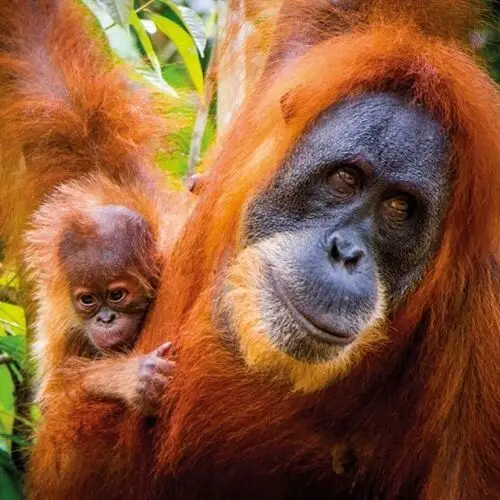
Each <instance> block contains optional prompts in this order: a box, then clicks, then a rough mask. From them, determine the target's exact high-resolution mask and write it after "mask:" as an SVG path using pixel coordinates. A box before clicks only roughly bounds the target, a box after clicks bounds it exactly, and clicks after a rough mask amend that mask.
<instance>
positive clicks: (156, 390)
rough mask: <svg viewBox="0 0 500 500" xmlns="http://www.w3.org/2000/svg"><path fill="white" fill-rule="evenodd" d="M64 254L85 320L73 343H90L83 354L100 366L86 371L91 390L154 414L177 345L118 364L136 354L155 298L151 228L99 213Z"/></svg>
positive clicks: (115, 213)
mask: <svg viewBox="0 0 500 500" xmlns="http://www.w3.org/2000/svg"><path fill="white" fill-rule="evenodd" d="M59 254H60V261H61V264H62V268H63V270H64V272H65V273H66V276H67V279H68V286H69V291H70V294H71V300H72V303H73V306H74V310H75V313H76V315H77V316H78V318H79V319H80V326H79V327H78V328H76V329H74V330H73V331H71V332H70V335H75V336H77V337H79V339H75V341H76V344H80V342H82V343H83V344H80V348H81V351H80V354H85V355H86V356H87V357H90V358H92V359H96V360H97V359H99V361H96V362H94V363H93V365H91V367H90V369H88V368H87V369H86V370H85V372H86V373H85V376H84V378H83V383H84V386H85V389H86V390H87V391H88V392H89V393H91V394H92V395H94V396H97V397H111V398H117V399H120V400H123V401H124V402H125V403H127V404H129V405H131V406H136V407H139V408H140V409H141V410H143V411H145V412H146V413H151V412H153V411H154V409H155V407H156V403H157V402H158V400H159V397H160V395H161V390H162V388H163V386H164V385H165V383H166V381H167V378H166V377H167V376H168V375H171V373H172V369H173V363H172V362H171V361H167V360H165V359H162V356H163V355H165V354H166V353H167V352H168V350H169V348H170V344H169V343H167V344H164V345H162V346H161V347H159V348H158V349H157V350H155V351H154V352H152V353H151V354H149V355H146V356H139V357H134V358H130V357H129V358H126V357H123V356H115V357H112V356H111V354H113V353H125V352H126V351H128V350H130V348H132V347H133V346H134V344H135V342H136V340H137V338H138V336H139V333H140V330H141V327H142V324H143V321H144V319H145V316H146V314H147V311H148V308H149V305H150V303H151V301H152V300H153V297H154V292H155V289H156V284H157V279H158V263H157V262H156V261H155V259H157V256H156V249H155V244H154V240H153V236H152V234H151V232H150V230H149V228H148V225H147V222H146V221H145V220H144V218H143V217H142V216H141V215H139V214H138V213H136V212H133V211H132V210H130V209H128V208H126V207H122V206H116V205H110V206H103V207H98V208H96V209H94V210H92V211H91V212H90V213H89V214H88V219H87V220H83V221H73V222H72V223H71V225H70V227H69V228H68V231H67V232H66V233H65V234H64V238H63V240H62V242H61V245H60V248H59ZM108 355H109V356H108Z"/></svg>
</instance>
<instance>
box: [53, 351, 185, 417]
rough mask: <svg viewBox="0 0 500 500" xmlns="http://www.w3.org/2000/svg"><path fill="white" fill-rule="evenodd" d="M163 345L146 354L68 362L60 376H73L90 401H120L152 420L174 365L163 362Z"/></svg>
mask: <svg viewBox="0 0 500 500" xmlns="http://www.w3.org/2000/svg"><path fill="white" fill-rule="evenodd" d="M170 348H171V343H170V342H167V343H165V344H163V345H161V346H160V347H159V348H158V349H156V350H154V351H153V352H151V353H150V354H145V355H137V356H120V355H116V356H109V357H105V358H101V359H93V360H82V359H81V358H80V359H75V358H73V359H71V360H68V362H67V363H66V364H65V366H64V368H63V369H62V372H63V373H64V372H66V373H68V374H70V375H73V376H75V375H77V376H78V377H79V378H80V381H81V387H82V388H83V389H84V391H85V392H87V393H88V395H89V396H91V397H93V398H103V399H113V400H119V401H122V402H123V403H124V404H126V405H127V406H128V407H130V408H132V409H135V410H138V411H140V412H141V413H144V414H145V415H148V416H154V415H155V414H156V412H157V410H158V407H159V403H160V399H161V397H162V394H163V391H164V389H165V387H166V386H167V385H168V383H169V381H170V378H171V377H172V375H173V372H174V369H175V362H173V361H170V360H167V359H164V356H165V355H166V354H167V353H168V352H169V351H170Z"/></svg>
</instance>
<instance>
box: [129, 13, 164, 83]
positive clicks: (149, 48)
mask: <svg viewBox="0 0 500 500" xmlns="http://www.w3.org/2000/svg"><path fill="white" fill-rule="evenodd" d="M130 24H132V26H133V28H134V29H135V31H136V33H137V36H138V37H139V41H140V42H141V45H142V47H143V48H144V51H145V52H146V55H147V56H148V59H149V60H150V61H151V65H152V66H153V70H154V71H155V73H156V74H157V75H158V77H159V78H161V79H163V76H162V74H161V67H160V62H159V61H158V57H157V56H156V53H155V50H154V48H153V44H152V43H151V40H150V39H149V35H148V34H147V32H146V30H145V28H144V26H143V25H142V23H141V20H140V19H139V16H138V15H137V14H136V13H135V12H134V11H132V12H131V13H130Z"/></svg>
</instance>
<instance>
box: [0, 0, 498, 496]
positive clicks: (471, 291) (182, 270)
mask: <svg viewBox="0 0 500 500" xmlns="http://www.w3.org/2000/svg"><path fill="white" fill-rule="evenodd" d="M335 5H336V6H337V7H335ZM8 12H9V15H10V16H13V15H14V13H13V12H12V11H10V10H9V11H8ZM0 13H2V14H3V13H4V12H3V10H2V9H0ZM28 14H29V13H27V12H24V15H26V16H28ZM4 17H8V16H7V14H6V15H5V16H3V15H2V16H0V19H3V18H4ZM34 18H35V19H37V20H38V19H44V18H43V17H41V18H37V17H36V16H34ZM476 19H478V15H477V9H476V2H473V1H470V2H466V1H460V0H446V1H441V0H426V1H424V0H418V1H406V0H404V1H400V2H397V3H396V2H393V1H389V0H371V1H369V0H367V1H365V2H363V1H359V2H349V1H346V2H327V1H326V0H311V1H308V0H289V1H287V2H285V3H284V6H283V12H282V14H281V15H280V19H279V21H278V25H277V29H276V35H275V36H276V43H275V49H274V52H273V53H272V55H271V59H270V64H269V65H268V66H267V69H266V72H265V75H264V79H263V80H262V83H261V86H259V85H257V87H256V91H255V93H254V94H253V95H252V96H250V97H249V99H248V102H247V103H246V105H245V107H244V109H243V110H242V111H241V113H240V116H239V118H238V119H237V120H236V122H235V124H234V127H233V128H232V130H231V131H230V132H229V134H228V135H227V136H226V137H225V139H224V143H223V144H222V145H220V146H219V147H218V149H217V150H215V153H214V155H213V157H214V158H215V159H214V163H213V165H212V169H211V171H210V176H209V178H208V180H207V184H206V187H205V189H204V190H203V192H202V193H201V195H200V202H199V204H198V206H197V208H196V210H195V212H194V213H193V215H192V216H191V218H190V227H192V230H190V231H189V232H187V231H185V232H184V233H183V234H182V235H181V237H180V239H179V240H178V242H177V244H176V246H175V248H174V250H173V252H172V254H171V255H170V256H169V259H168V261H167V262H166V272H165V275H164V277H163V278H162V283H161V286H160V290H159V294H158V299H157V305H156V307H155V308H154V310H153V314H152V315H151V317H150V321H149V323H148V325H147V326H146V329H145V331H144V332H143V335H142V337H141V341H140V346H139V348H138V350H139V351H140V352H147V350H149V349H151V348H153V347H154V346H156V345H158V344H159V343H160V342H161V341H163V340H164V339H166V338H173V339H175V342H176V345H178V348H179V354H178V357H179V360H178V372H177V375H176V378H175V380H174V383H173V386H172V387H171V391H172V392H171V394H170V395H169V398H166V399H165V401H164V414H163V416H162V419H161V420H160V421H159V422H158V424H157V425H156V426H155V428H154V429H152V430H150V429H148V428H147V427H146V426H145V424H144V422H142V421H141V420H139V419H138V418H137V416H135V415H133V414H129V413H127V412H126V411H124V410H122V409H120V408H118V407H116V406H115V405H113V404H109V403H108V404H107V403H96V402H91V403H90V404H89V403H88V401H86V400H85V398H84V397H82V396H81V395H79V394H75V395H74V397H72V398H71V399H68V400H65V399H62V398H60V399H58V400H57V411H53V412H48V414H47V416H46V419H45V421H44V423H43V426H42V429H41V433H40V435H39V441H38V445H37V447H36V449H35V453H34V456H33V460H32V469H31V474H30V484H31V497H32V498H53V499H65V498H85V497H87V496H89V495H92V496H93V497H94V498H106V499H115V498H116V499H118V498H141V499H148V498H160V497H165V498H181V499H190V498H245V497H246V498H273V499H274V498H296V497H297V495H299V494H301V493H302V494H304V495H305V496H308V497H310V498H314V497H317V498H318V497H324V496H327V497H328V498H346V497H347V498H387V499H397V498H422V499H429V500H442V499H445V500H457V499H463V500H465V499H469V498H485V499H486V498H488V499H494V498H496V497H497V496H498V491H499V490H500V451H499V450H500V437H499V433H498V429H499V428H500V398H499V396H498V387H497V386H498V380H500V368H499V367H500V341H499V336H498V332H499V331H500V309H499V303H498V301H499V296H500V295H499V286H498V277H497V276H495V275H494V269H493V262H494V261H495V260H496V258H497V256H498V250H499V235H500V223H499V214H500V197H499V196H498V193H499V192H500V189H499V188H500V185H499V184H500V175H499V173H498V161H499V159H500V137H499V130H500V128H499V122H498V120H499V118H498V113H497V107H498V104H499V100H498V93H497V89H496V87H495V85H494V84H493V83H492V82H491V81H490V79H489V78H488V77H487V76H486V74H485V73H484V71H483V70H482V69H481V68H480V67H479V66H478V63H477V61H476V60H475V58H474V57H473V56H472V55H471V54H470V53H469V49H468V47H467V38H468V34H469V33H470V30H471V29H473V28H474V27H475V26H476V24H475V23H476ZM39 22H41V21H39ZM68 37H74V34H73V33H72V32H71V31H68ZM73 40H74V41H75V43H76V38H73ZM286 47H290V48H292V50H286ZM79 85H82V86H84V87H85V86H86V83H85V81H80V82H79ZM375 90H376V91H384V90H396V91H401V92H404V93H405V94H407V95H408V96H410V97H411V98H412V99H413V101H414V102H415V103H416V104H417V105H420V106H423V107H424V108H425V109H426V110H428V112H429V113H430V114H431V115H432V116H433V117H434V118H435V119H437V120H438V121H439V122H440V123H441V124H442V126H443V128H444V129H445V130H446V132H447V133H448V135H449V137H450V140H451V144H450V147H451V151H452V155H451V157H450V165H451V168H452V172H453V177H454V183H453V193H452V200H451V203H450V205H449V207H448V211H447V215H446V218H445V221H444V225H443V238H442V242H441V247H440V250H439V252H438V253H437V255H436V257H435V259H434V261H433V263H432V266H431V267H430V269H429V270H428V272H427V273H426V275H425V277H424V280H423V282H422V284H421V285H420V286H419V288H418V289H417V290H416V291H415V292H414V293H413V294H412V295H411V296H410V297H408V299H407V301H406V303H405V304H402V305H401V307H400V308H399V310H398V311H396V313H395V314H394V317H392V318H389V322H388V323H389V324H388V340H389V341H388V343H387V345H386V346H384V347H383V348H382V349H375V350H367V352H365V353H364V354H363V355H362V356H361V359H360V360H359V362H358V363H357V364H356V365H355V366H353V367H352V368H351V370H350V371H349V372H348V373H347V374H346V375H345V376H344V377H343V378H342V379H339V380H336V381H335V382H333V383H332V384H330V385H329V386H328V387H325V388H324V389H323V390H321V391H316V392H311V393H308V394H303V393H301V392H294V391H291V390H290V385H289V384H288V383H287V381H286V380H281V379H279V378H278V379H270V378H269V377H268V376H267V373H266V371H260V370H254V369H252V368H250V367H248V366H247V365H246V364H245V363H244V362H243V361H242V360H241V359H239V358H237V357H235V356H234V355H233V354H232V352H231V351H230V350H228V349H227V348H226V346H225V345H224V344H223V343H222V342H221V339H220V337H219V335H218V328H217V325H214V324H213V320H212V308H213V301H212V299H213V296H214V294H215V293H216V291H217V286H218V283H219V280H220V279H221V278H222V277H223V276H224V275H225V273H226V269H227V266H230V265H231V264H233V263H234V261H235V260H236V258H237V256H238V250H239V245H240V239H241V236H242V234H241V220H242V216H243V214H244V211H245V208H246V206H247V204H248V203H249V201H251V200H252V199H253V198H254V196H255V194H256V193H257V192H259V190H260V189H262V187H264V186H265V185H266V183H268V182H269V181H270V179H271V178H272V176H273V174H274V173H275V172H276V169H277V168H279V166H280V163H281V160H282V158H283V157H284V156H285V154H286V152H287V151H288V150H289V148H290V147H291V146H292V145H293V144H294V143H295V141H296V140H297V138H299V137H300V135H301V133H302V131H303V130H304V128H305V127H306V126H307V124H308V123H309V122H310V120H312V119H313V118H314V117H315V116H317V115H318V114H319V113H320V112H321V111H322V110H324V109H325V108H326V107H328V106H330V105H332V104H333V103H336V102H338V101H340V100H342V99H343V98H345V97H348V96H352V95H356V94H359V93H363V92H367V91H375ZM284 104H285V108H286V120H285V119H284V117H283V109H284ZM111 136H113V132H111ZM244 300H246V299H244ZM242 305H244V304H242ZM243 323H244V322H242V323H241V326H242V327H243ZM252 326H253V325H252ZM245 328H246V326H245ZM245 333H247V332H246V331H245V332H241V333H240V334H245ZM264 349H265V347H264ZM55 406H56V405H54V407H55ZM345 444H347V445H348V446H349V447H351V448H352V449H353V450H354V451H355V453H356V454H357V455H358V457H357V460H358V464H357V466H356V468H355V470H354V471H350V472H349V473H345V474H344V475H342V476H339V474H338V473H337V472H335V470H334V469H337V470H338V467H337V465H336V464H335V463H334V464H332V455H333V456H334V457H336V456H337V454H338V453H337V450H339V449H343V448H344V446H345ZM110 453H111V454H112V456H113V459H112V460H110ZM82 457H85V459H83V458H82ZM335 461H337V458H335ZM153 471H154V474H153Z"/></svg>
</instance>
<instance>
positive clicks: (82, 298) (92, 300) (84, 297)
mask: <svg viewBox="0 0 500 500" xmlns="http://www.w3.org/2000/svg"><path fill="white" fill-rule="evenodd" d="M78 302H79V303H80V304H81V305H82V306H83V307H93V306H94V305H95V304H96V303H97V298H96V297H95V295H92V294H91V293H82V294H81V295H79V296H78Z"/></svg>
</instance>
